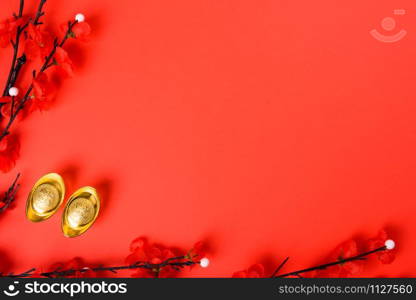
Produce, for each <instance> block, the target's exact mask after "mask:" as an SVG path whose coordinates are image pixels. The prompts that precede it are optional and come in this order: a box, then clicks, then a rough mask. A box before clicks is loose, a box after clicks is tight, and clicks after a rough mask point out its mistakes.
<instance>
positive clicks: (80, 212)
mask: <svg viewBox="0 0 416 300" xmlns="http://www.w3.org/2000/svg"><path fill="white" fill-rule="evenodd" d="M99 211H100V198H99V196H98V194H97V191H96V190H95V189H94V188H93V187H90V186H86V187H82V188H80V189H79V190H77V191H76V192H75V193H73V194H72V195H71V197H70V198H69V200H68V203H67V204H66V206H65V210H64V214H63V216H62V231H63V233H64V235H65V236H66V237H76V236H79V235H81V234H83V233H84V232H85V231H87V230H88V228H90V227H91V225H92V224H93V223H94V222H95V220H96V219H97V216H98V212H99Z"/></svg>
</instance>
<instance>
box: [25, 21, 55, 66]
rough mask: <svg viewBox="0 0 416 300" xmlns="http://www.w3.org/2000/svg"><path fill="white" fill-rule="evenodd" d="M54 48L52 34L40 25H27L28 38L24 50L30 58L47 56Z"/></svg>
mask: <svg viewBox="0 0 416 300" xmlns="http://www.w3.org/2000/svg"><path fill="white" fill-rule="evenodd" d="M52 48H53V37H52V35H51V34H50V33H49V32H47V31H45V30H42V29H41V27H40V26H39V25H37V26H35V25H33V24H32V23H29V26H28V27H27V39H26V41H25V48H24V52H25V54H26V57H27V58H28V59H31V60H32V59H35V58H37V57H39V56H40V57H42V58H43V57H46V56H48V55H49V53H50V52H51V50H52Z"/></svg>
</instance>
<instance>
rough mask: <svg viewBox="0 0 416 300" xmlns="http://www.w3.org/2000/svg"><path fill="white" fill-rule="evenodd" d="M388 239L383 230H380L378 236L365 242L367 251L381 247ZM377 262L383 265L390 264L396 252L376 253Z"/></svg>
mask: <svg viewBox="0 0 416 300" xmlns="http://www.w3.org/2000/svg"><path fill="white" fill-rule="evenodd" d="M388 239H389V237H388V235H387V232H386V231H385V230H380V231H379V232H378V234H377V235H376V236H375V237H374V238H372V239H369V240H368V241H367V249H368V251H371V250H375V249H377V248H380V247H383V246H384V243H385V242H386V241H387V240H388ZM377 258H378V260H379V261H380V262H381V263H383V264H390V263H392V262H393V261H394V259H395V258H396V250H395V249H393V250H385V251H380V252H378V253H377Z"/></svg>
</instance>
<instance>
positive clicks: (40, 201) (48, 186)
mask: <svg viewBox="0 0 416 300" xmlns="http://www.w3.org/2000/svg"><path fill="white" fill-rule="evenodd" d="M64 196H65V184H64V181H63V180H62V177H61V176H60V175H59V174H56V173H49V174H46V175H44V176H42V177H41V178H40V179H39V180H38V181H37V182H36V183H35V185H34V186H33V188H32V190H31V191H30V193H29V196H28V198H27V202H26V217H27V218H28V219H29V220H30V221H32V222H40V221H43V220H46V219H48V218H50V217H51V216H52V215H53V214H54V213H55V212H56V211H57V210H58V208H59V206H60V205H61V204H62V201H63V200H64Z"/></svg>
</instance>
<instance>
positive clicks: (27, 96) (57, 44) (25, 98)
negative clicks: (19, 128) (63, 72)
mask: <svg viewBox="0 0 416 300" xmlns="http://www.w3.org/2000/svg"><path fill="white" fill-rule="evenodd" d="M42 1H45V0H42ZM77 23H78V21H77V20H74V21H72V22H68V28H67V30H66V33H65V35H64V37H63V38H62V41H61V42H59V41H58V39H57V38H55V39H54V42H53V47H52V50H51V51H50V53H49V54H48V56H46V57H45V61H44V63H43V65H42V66H41V68H40V70H39V73H43V72H44V71H46V70H47V69H48V68H50V67H51V66H53V65H54V63H53V57H54V55H55V53H56V50H57V48H58V47H62V46H63V45H64V44H65V42H66V41H67V39H68V37H69V36H70V34H71V32H72V28H73V27H74V25H75V24H77ZM33 75H34V76H35V75H36V71H33ZM32 89H33V83H32V84H30V86H29V87H28V89H27V91H26V93H25V95H24V96H23V98H22V100H21V101H20V102H19V104H18V105H17V106H16V109H15V110H14V111H11V114H10V118H9V121H8V122H7V124H6V126H5V127H4V129H3V131H2V132H1V134H0V141H1V140H2V139H3V138H4V137H5V136H7V135H8V134H10V127H11V126H12V125H13V122H14V121H15V119H16V117H17V116H18V114H19V112H20V111H21V110H22V109H23V108H24V106H25V104H26V103H27V102H28V101H29V100H30V99H31V97H30V93H31V92H32Z"/></svg>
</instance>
